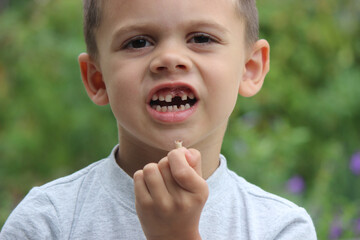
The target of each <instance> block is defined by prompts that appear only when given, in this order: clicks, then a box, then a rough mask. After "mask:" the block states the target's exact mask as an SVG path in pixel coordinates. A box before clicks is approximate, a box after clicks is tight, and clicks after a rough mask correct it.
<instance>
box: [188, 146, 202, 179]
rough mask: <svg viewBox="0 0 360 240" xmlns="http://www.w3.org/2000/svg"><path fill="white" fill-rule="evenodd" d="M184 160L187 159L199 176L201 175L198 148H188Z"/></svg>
mask: <svg viewBox="0 0 360 240" xmlns="http://www.w3.org/2000/svg"><path fill="white" fill-rule="evenodd" d="M185 156H186V160H187V161H188V163H189V165H190V167H192V168H193V169H194V170H195V171H196V172H197V174H199V176H201V177H202V167H201V154H200V152H199V151H198V150H196V149H193V148H190V149H188V152H186V153H185Z"/></svg>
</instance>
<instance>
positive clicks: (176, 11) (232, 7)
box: [100, 0, 240, 28]
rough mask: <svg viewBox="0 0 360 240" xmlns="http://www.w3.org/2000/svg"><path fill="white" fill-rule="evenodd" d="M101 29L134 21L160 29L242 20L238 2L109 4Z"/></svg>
mask: <svg viewBox="0 0 360 240" xmlns="http://www.w3.org/2000/svg"><path fill="white" fill-rule="evenodd" d="M102 2H103V4H102V22H101V25H100V28H103V27H105V28H108V27H110V26H114V25H116V24H119V23H121V22H122V23H124V22H131V21H144V22H149V21H151V22H153V23H156V22H158V24H159V25H161V26H166V25H169V26H170V25H171V24H172V23H173V24H175V23H183V22H186V21H194V20H197V19H201V20H203V21H206V20H207V19H208V20H212V21H216V22H222V23H223V24H236V22H234V20H239V19H240V18H239V15H238V8H237V2H238V1H237V0H106V1H102Z"/></svg>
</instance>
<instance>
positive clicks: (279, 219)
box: [227, 170, 317, 240]
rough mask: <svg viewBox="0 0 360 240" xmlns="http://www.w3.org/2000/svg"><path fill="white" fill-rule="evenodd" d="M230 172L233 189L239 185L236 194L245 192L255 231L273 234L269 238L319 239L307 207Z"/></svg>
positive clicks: (243, 195)
mask: <svg viewBox="0 0 360 240" xmlns="http://www.w3.org/2000/svg"><path fill="white" fill-rule="evenodd" d="M227 173H228V176H229V179H231V181H232V182H233V183H234V184H235V185H236V187H234V188H233V189H236V190H235V191H236V193H235V194H239V195H240V196H241V197H240V198H241V201H242V205H243V206H244V207H245V208H246V210H245V212H246V213H247V215H248V216H247V219H248V220H249V225H250V226H251V227H252V230H253V231H254V232H256V233H259V234H264V237H265V235H267V237H269V236H272V238H269V239H293V240H296V239H299V240H300V239H309V240H313V239H317V238H316V232H315V228H314V224H313V222H312V219H311V217H310V215H309V214H308V213H307V211H306V210H305V209H304V208H302V207H299V206H298V205H296V204H295V203H293V202H291V201H289V200H287V199H285V198H282V197H280V196H277V195H275V194H272V193H269V192H267V191H264V190H263V189H261V188H260V187H258V186H256V185H254V184H252V183H249V182H247V181H246V180H245V179H244V178H242V177H240V176H238V175H237V174H236V173H235V172H233V171H231V170H228V171H227ZM250 221H251V222H250ZM264 226H269V227H268V228H264ZM264 239H267V238H264Z"/></svg>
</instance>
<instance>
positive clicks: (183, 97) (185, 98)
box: [181, 93, 188, 101]
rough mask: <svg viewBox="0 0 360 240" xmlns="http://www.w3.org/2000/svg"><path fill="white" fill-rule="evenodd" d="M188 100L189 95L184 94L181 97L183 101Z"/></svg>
mask: <svg viewBox="0 0 360 240" xmlns="http://www.w3.org/2000/svg"><path fill="white" fill-rule="evenodd" d="M187 98H188V96H187V94H186V93H184V95H182V96H181V100H183V101H186V100H187Z"/></svg>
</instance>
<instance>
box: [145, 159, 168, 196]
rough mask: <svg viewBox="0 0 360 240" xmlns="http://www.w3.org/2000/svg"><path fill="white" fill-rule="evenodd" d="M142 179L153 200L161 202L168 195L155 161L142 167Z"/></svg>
mask: <svg viewBox="0 0 360 240" xmlns="http://www.w3.org/2000/svg"><path fill="white" fill-rule="evenodd" d="M143 172H144V181H145V184H146V186H147V188H148V189H149V193H150V195H151V197H152V199H153V200H154V201H155V202H158V203H161V202H162V201H163V200H164V198H166V197H167V196H168V194H169V193H168V191H167V188H166V186H165V183H164V180H163V177H162V175H161V173H160V170H159V168H158V165H157V164H156V163H149V164H147V165H146V166H145V167H144V169H143Z"/></svg>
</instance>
